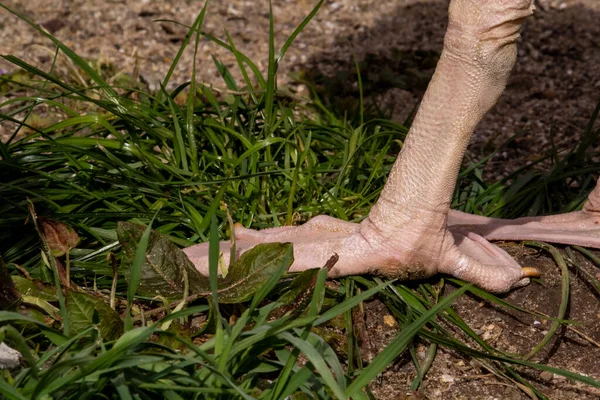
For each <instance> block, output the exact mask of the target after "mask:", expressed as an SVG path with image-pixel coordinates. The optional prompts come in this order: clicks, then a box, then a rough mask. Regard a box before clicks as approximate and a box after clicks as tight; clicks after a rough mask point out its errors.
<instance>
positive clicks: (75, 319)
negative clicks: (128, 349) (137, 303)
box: [66, 291, 123, 340]
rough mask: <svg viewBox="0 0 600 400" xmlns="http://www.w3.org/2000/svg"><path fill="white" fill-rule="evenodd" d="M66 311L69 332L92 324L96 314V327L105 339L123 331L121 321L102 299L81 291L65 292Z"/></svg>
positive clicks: (112, 338)
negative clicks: (97, 320)
mask: <svg viewBox="0 0 600 400" xmlns="http://www.w3.org/2000/svg"><path fill="white" fill-rule="evenodd" d="M66 300H67V311H68V313H69V319H70V321H71V332H73V333H79V332H82V331H84V330H85V329H87V328H89V327H90V325H92V324H94V323H95V322H94V314H95V313H97V315H98V319H99V322H98V328H99V329H100V333H101V334H102V337H104V339H106V340H114V339H116V338H118V337H119V336H121V334H122V333H123V321H121V317H120V316H119V314H117V312H116V311H115V310H113V309H112V308H110V307H109V306H108V304H106V303H105V302H104V300H102V299H99V298H97V297H94V296H92V295H90V294H87V293H83V292H74V291H70V292H67V296H66Z"/></svg>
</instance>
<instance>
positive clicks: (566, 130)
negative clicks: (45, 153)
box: [0, 0, 600, 399]
mask: <svg viewBox="0 0 600 400" xmlns="http://www.w3.org/2000/svg"><path fill="white" fill-rule="evenodd" d="M3 4H5V5H7V6H8V7H10V8H12V9H14V10H16V11H18V12H19V13H22V14H24V15H26V16H27V17H29V18H31V19H32V20H33V21H36V22H37V23H39V24H41V25H43V26H44V27H45V28H46V29H47V30H48V31H50V32H52V33H53V34H54V35H56V37H58V38H59V39H60V40H62V41H64V42H65V43H66V44H67V45H68V46H70V47H71V48H72V49H73V50H75V51H76V52H77V53H78V54H80V55H81V56H83V57H85V58H87V59H93V60H98V61H101V62H105V63H110V64H113V65H114V66H115V67H116V68H117V70H119V71H122V72H125V73H127V74H133V72H134V70H135V69H136V66H138V67H139V71H140V75H141V77H142V78H143V79H144V80H145V81H146V82H147V83H148V85H149V86H150V87H151V88H156V87H157V86H158V82H159V81H160V80H161V79H162V77H163V76H164V75H165V73H166V71H167V70H168V67H169V64H170V62H171V61H172V59H173V57H174V56H175V54H176V52H177V50H178V48H179V45H180V44H181V42H182V40H183V38H184V36H185V33H186V29H185V28H184V27H182V26H180V25H177V24H175V23H173V22H169V21H167V20H174V21H178V22H180V23H182V24H185V25H189V24H191V23H192V22H193V20H194V18H195V16H196V15H197V14H198V13H199V12H200V10H201V6H202V4H203V3H202V2H197V1H191V0H187V1H180V2H175V1H164V2H152V1H133V0H109V1H101V0H89V1H84V0H73V1H68V0H44V1H41V0H30V1H27V2H23V1H19V0H4V1H3ZM314 4H315V1H314V0H273V13H274V17H275V27H276V28H275V29H276V45H281V44H282V43H283V41H284V40H285V38H286V37H287V36H289V35H290V34H291V32H292V31H293V29H294V27H295V26H297V25H298V24H299V23H300V22H301V21H302V19H303V18H304V16H305V15H307V14H308V13H309V12H310V10H311V8H312V7H313V6H314ZM446 10H447V0H421V1H419V0H378V1H376V0H327V1H326V2H325V4H324V5H323V7H322V9H321V10H320V11H319V13H318V14H317V16H316V17H315V19H314V20H313V22H312V23H311V24H310V25H309V26H308V27H307V29H306V30H305V31H304V32H303V33H302V34H301V35H300V36H299V37H298V38H297V41H296V43H295V44H294V45H293V46H292V48H290V50H289V51H288V53H287V55H286V58H285V59H284V62H283V63H282V65H281V67H280V78H279V79H280V81H279V84H280V85H286V84H288V83H289V82H290V80H291V79H290V78H289V76H290V73H292V72H295V73H301V74H303V75H304V76H307V77H310V78H311V79H313V80H314V81H315V82H317V83H320V84H321V85H320V86H321V90H322V95H323V96H324V97H328V96H330V97H331V98H333V99H334V100H332V101H338V100H339V99H341V102H342V103H343V101H344V99H346V98H348V97H350V98H352V97H353V96H355V95H356V84H355V68H354V61H353V57H356V58H357V60H358V61H359V63H360V68H361V72H362V74H363V79H364V81H365V91H366V94H367V96H368V98H369V99H371V100H372V101H375V102H377V103H378V104H379V105H380V107H382V108H383V109H386V110H390V113H391V115H392V117H393V118H394V119H396V120H398V121H404V120H405V119H406V118H407V116H408V115H409V113H410V112H411V110H412V109H413V108H414V106H415V105H416V104H417V103H418V101H419V99H420V97H421V96H422V93H423V90H424V88H425V87H426V84H427V81H428V77H429V75H430V74H431V72H432V71H433V68H434V65H435V59H436V54H437V53H438V52H439V51H440V50H441V46H442V40H443V35H444V30H445V26H446V18H447V11H446ZM268 15H269V14H268V6H267V2H266V1H256V0H228V1H224V0H223V1H214V2H212V3H211V5H210V6H209V9H208V12H207V17H206V22H205V30H206V31H207V32H209V33H211V34H213V35H215V36H217V37H219V38H222V39H225V35H224V30H227V32H229V34H230V35H231V37H232V38H233V40H234V41H235V43H236V46H237V47H238V49H239V50H241V51H242V52H244V53H245V54H246V55H248V56H249V57H250V58H251V59H252V60H254V61H255V62H256V63H257V65H258V66H259V68H260V69H261V70H262V71H265V70H266V66H267V55H268V45H267V40H266V39H267V36H268ZM156 20H161V21H156ZM153 21H155V22H153ZM598 21H600V1H598V0H562V1H557V0H546V1H541V2H539V6H538V12H536V15H535V17H534V18H530V19H529V20H528V21H527V23H526V24H525V26H524V28H523V39H522V43H521V45H520V48H519V60H518V63H517V65H516V67H515V71H514V73H513V75H512V77H511V80H510V83H509V85H508V88H507V90H506V92H505V94H504V95H503V97H502V98H501V100H500V102H499V104H498V105H497V106H496V107H495V108H494V110H493V111H492V112H491V113H490V114H489V115H488V116H487V117H486V118H485V120H484V121H483V122H482V123H481V125H480V126H479V128H478V129H477V132H476V134H475V136H474V139H473V142H472V144H471V147H470V149H469V152H470V155H471V156H473V157H478V156H480V155H481V154H486V153H489V152H490V150H491V149H494V148H496V147H497V146H498V145H499V144H501V143H503V142H504V141H505V140H506V139H507V138H509V137H511V136H513V135H518V138H517V139H516V140H515V141H513V142H512V143H511V145H510V146H508V147H506V148H504V149H503V150H502V151H501V152H500V154H499V155H497V156H496V157H495V158H494V159H493V160H492V162H491V163H490V165H489V167H488V174H491V175H492V176H493V177H500V176H503V175H505V174H507V173H508V172H510V171H513V170H514V169H516V168H517V167H519V166H522V165H524V164H525V163H526V162H528V161H529V160H531V159H535V158H537V157H539V155H540V154H542V153H543V152H544V151H546V150H548V148H549V145H550V141H551V137H552V136H551V135H552V134H553V135H554V136H553V140H554V141H555V142H556V143H557V145H558V146H559V148H564V147H568V146H570V145H572V144H573V143H574V142H576V141H577V138H578V137H579V135H580V134H581V132H582V129H583V128H584V127H585V125H586V123H587V122H588V120H589V117H590V116H591V114H592V111H593V109H594V107H595V105H596V103H597V101H598V100H600V51H599V48H600V23H598ZM0 43H2V45H1V46H0V52H1V53H2V54H13V55H16V56H18V57H20V58H23V59H25V60H26V61H28V62H30V63H32V64H34V65H38V66H40V67H41V68H43V69H46V70H47V69H48V68H49V67H50V62H51V60H52V56H53V54H54V50H53V47H52V46H51V43H50V42H49V41H48V40H46V39H44V38H43V37H42V36H41V35H39V34H37V35H36V34H34V33H33V30H32V29H31V28H29V27H27V25H26V24H25V23H23V22H22V21H19V20H17V19H16V18H15V17H14V16H12V15H10V14H9V13H8V12H6V11H0ZM212 56H215V57H217V58H218V59H219V60H220V61H221V62H223V63H224V64H225V65H226V66H228V67H231V68H235V59H234V58H233V56H231V54H229V53H228V52H226V51H225V50H223V49H222V48H219V47H218V46H216V45H214V44H213V43H211V42H210V41H208V40H202V42H201V44H200V48H199V54H198V57H197V59H196V63H197V69H198V72H197V75H198V79H199V80H200V81H203V82H206V83H208V84H211V85H214V86H215V87H217V88H221V87H223V86H224V85H223V83H222V80H221V78H220V77H219V76H218V73H217V70H216V68H215V66H214V64H213V63H212ZM192 58H193V53H192V52H191V51H187V52H186V53H185V54H184V57H183V59H182V61H181V62H180V64H179V68H178V70H177V71H176V73H175V75H174V78H173V80H172V85H176V84H178V83H181V82H184V81H186V80H188V79H189V77H190V76H191V73H190V71H191V68H192V65H193V62H192ZM58 67H59V68H65V66H64V65H60V64H59V66H58ZM13 68H14V67H13V66H12V65H11V64H9V63H7V62H6V61H5V60H0V69H1V70H4V71H11V70H12V69H13ZM335 98H337V99H338V100H335ZM514 251H515V252H516V253H518V254H517V255H518V257H521V259H522V260H524V262H531V263H535V265H536V266H538V265H539V266H541V268H542V269H544V268H545V272H546V278H545V280H544V285H545V286H540V285H532V286H530V287H528V288H525V289H521V290H519V291H516V292H514V293H512V294H510V295H509V296H508V298H509V300H511V301H514V302H516V303H517V304H519V305H523V306H524V307H526V308H530V309H536V310H540V311H545V312H547V313H549V314H551V315H554V314H555V313H556V308H557V307H558V299H559V297H557V296H559V294H560V276H559V273H558V272H557V271H556V270H555V267H553V264H552V263H551V262H550V261H549V260H548V259H545V258H544V257H543V256H540V255H539V254H537V253H532V252H531V251H529V250H524V249H521V248H516V249H514ZM544 260H545V261H544ZM544 265H546V267H544ZM596 271H597V270H596ZM572 289H573V295H572V299H573V303H572V305H571V309H570V315H569V318H572V319H577V320H579V321H582V322H583V325H582V326H580V327H578V329H580V330H581V331H582V332H583V333H585V335H587V337H588V338H589V339H591V341H590V340H587V339H583V338H582V336H579V335H577V334H575V333H573V332H572V331H570V330H564V331H563V332H562V333H561V335H559V336H558V337H557V338H556V339H555V340H554V342H553V343H551V345H550V346H549V350H548V351H545V352H544V353H543V354H541V355H540V356H538V357H536V360H541V361H543V362H546V363H549V364H550V365H553V366H559V367H563V368H568V369H570V370H573V371H577V372H580V373H585V374H588V375H590V376H593V377H594V378H595V379H600V373H599V371H600V349H599V348H598V344H597V342H599V341H600V328H599V326H600V323H599V319H600V314H598V298H596V297H594V296H593V295H592V294H591V291H590V290H589V288H587V287H586V286H585V284H584V283H582V282H581V281H579V280H578V279H577V277H576V276H575V277H574V283H573V288H572ZM368 307H370V308H371V310H372V311H373V312H372V313H370V318H369V319H368V320H367V336H366V337H367V338H368V341H369V342H370V343H371V345H372V347H373V348H374V349H380V348H383V346H384V344H385V343H387V342H388V341H389V340H390V337H392V336H393V333H394V329H393V328H389V327H387V326H386V325H385V324H384V323H383V322H381V321H380V320H382V318H383V316H384V315H386V314H387V311H386V310H385V309H383V308H382V307H381V304H380V303H377V302H373V303H370V304H369V306H368ZM458 308H459V310H460V312H461V314H462V315H463V317H464V318H465V319H466V320H467V321H468V322H469V323H470V324H471V326H473V327H474V329H476V330H478V331H480V332H481V333H482V334H486V335H487V337H489V340H490V341H491V342H492V343H493V344H495V345H497V346H499V347H501V348H505V349H507V350H509V351H515V352H524V351H526V350H527V349H528V348H530V347H531V346H533V345H534V344H535V343H536V342H537V341H539V340H540V338H541V337H542V334H543V332H544V330H545V329H547V328H548V321H537V322H536V321H534V320H533V319H531V318H527V317H523V316H518V317H516V316H515V315H512V314H511V313H507V312H503V311H499V310H494V309H492V308H489V307H487V306H485V305H483V304H480V303H478V302H477V301H475V300H473V299H471V298H469V297H463V298H462V299H461V300H460V302H459V304H458ZM594 341H595V342H594ZM594 343H595V344H594ZM413 376H414V371H413V370H412V367H411V365H410V361H409V360H408V359H406V360H398V361H397V362H396V363H395V364H394V365H393V366H391V367H390V369H389V370H388V371H387V372H386V373H385V374H383V376H382V379H381V380H380V381H379V383H376V384H374V387H373V389H374V390H375V393H376V394H377V396H378V398H381V399H390V398H404V397H403V396H405V394H406V388H407V387H408V383H407V382H410V379H412V377H413ZM531 378H532V379H533V380H534V381H535V382H536V384H539V386H540V388H541V389H542V391H543V392H544V393H546V394H547V395H548V396H549V397H550V398H579V399H597V398H600V392H598V391H597V390H595V389H590V388H589V387H583V386H582V385H579V384H574V383H572V382H570V381H566V380H563V379H559V378H556V377H553V376H551V375H550V376H544V375H540V374H539V373H532V374H531ZM425 387H426V390H425V394H426V396H427V398H431V399H467V398H468V399H492V398H510V399H525V398H528V397H527V396H526V394H525V393H524V392H523V391H521V390H519V389H518V387H517V385H515V384H514V383H513V382H510V381H508V380H506V379H502V378H497V377H495V376H493V375H491V374H490V373H489V371H488V370H487V369H486V368H485V366H482V365H481V364H480V363H479V362H477V361H475V360H469V359H464V358H462V357H460V356H458V355H456V354H454V353H451V352H447V351H445V350H444V351H441V352H440V354H439V355H438V357H437V359H436V361H435V363H434V366H433V368H432V371H431V373H430V374H429V375H428V378H427V380H426V385H425ZM412 398H417V397H412Z"/></svg>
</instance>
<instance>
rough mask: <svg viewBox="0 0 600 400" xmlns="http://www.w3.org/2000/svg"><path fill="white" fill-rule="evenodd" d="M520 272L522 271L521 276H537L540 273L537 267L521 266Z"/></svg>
mask: <svg viewBox="0 0 600 400" xmlns="http://www.w3.org/2000/svg"><path fill="white" fill-rule="evenodd" d="M521 272H522V273H523V278H539V277H540V276H541V275H542V274H541V273H540V271H538V270H537V268H532V267H523V268H521Z"/></svg>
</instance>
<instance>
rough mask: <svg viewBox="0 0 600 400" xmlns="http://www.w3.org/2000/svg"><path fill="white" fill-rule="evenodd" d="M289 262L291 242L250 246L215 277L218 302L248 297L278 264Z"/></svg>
mask: <svg viewBox="0 0 600 400" xmlns="http://www.w3.org/2000/svg"><path fill="white" fill-rule="evenodd" d="M293 262H294V254H293V250H292V244H291V243H263V244H259V245H257V246H255V247H253V248H252V249H250V250H248V251H247V252H245V253H244V254H242V256H241V257H240V258H239V259H238V260H237V261H236V262H234V263H233V264H232V265H231V266H230V267H229V272H228V273H227V277H225V278H224V279H221V280H219V290H218V293H219V302H221V303H240V302H242V301H246V300H248V299H249V298H250V297H252V295H253V294H254V293H255V292H256V291H257V290H258V289H259V288H260V287H261V286H262V285H263V284H264V283H265V282H266V281H267V280H268V279H269V278H270V277H271V275H273V274H274V273H275V271H277V270H278V269H279V268H280V267H281V266H282V265H285V266H286V267H285V268H286V269H288V268H289V267H290V266H291V265H292V263H293Z"/></svg>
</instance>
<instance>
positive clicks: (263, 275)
mask: <svg viewBox="0 0 600 400" xmlns="http://www.w3.org/2000/svg"><path fill="white" fill-rule="evenodd" d="M144 230H145V227H144V226H142V225H138V224H134V223H131V222H120V223H119V225H118V227H117V235H118V237H119V241H120V242H121V244H122V245H123V249H124V253H125V259H126V261H128V262H129V263H131V260H133V257H134V255H135V249H136V248H137V244H138V242H139V240H140V238H141V236H142V234H143V232H144ZM293 261H294V256H293V250H292V245H291V244H290V243H265V244H259V245H257V246H255V247H254V248H252V249H250V250H248V251H247V252H245V253H244V254H242V256H241V257H240V258H239V259H238V260H237V261H236V262H234V263H233V264H232V265H231V266H230V267H229V271H228V273H227V277H225V278H220V279H219V282H218V291H217V293H218V296H219V302H221V303H239V302H242V301H245V300H248V299H249V298H250V297H252V295H253V294H254V293H255V292H256V291H257V290H258V289H259V288H260V287H261V286H262V285H263V284H264V283H265V282H266V281H267V280H268V279H269V277H270V276H271V275H272V274H273V273H274V272H275V271H277V270H278V269H279V268H280V267H281V266H282V265H285V266H286V268H289V267H290V266H291V265H292V262H293ZM123 274H124V275H125V278H126V279H129V278H128V277H129V271H128V269H125V270H124V271H123ZM186 274H187V279H188V282H189V293H190V295H196V296H208V295H210V293H211V292H210V285H209V282H208V278H207V277H205V276H204V275H202V274H200V272H198V270H196V268H195V267H194V265H193V264H192V262H191V261H190V260H189V259H188V258H187V256H186V255H185V253H184V252H183V251H182V250H180V249H179V248H178V247H177V246H176V245H175V244H173V243H172V242H171V241H170V240H169V238H168V237H166V236H165V235H163V234H161V233H159V232H156V231H152V233H151V235H150V240H149V242H148V249H147V251H146V261H145V262H144V264H143V265H142V271H141V277H140V282H139V286H138V294H141V295H145V296H151V297H153V296H157V295H160V296H163V297H167V298H172V299H175V298H179V297H180V296H181V295H182V294H183V288H184V282H185V280H184V279H185V276H186Z"/></svg>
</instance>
